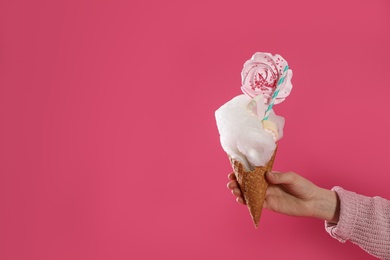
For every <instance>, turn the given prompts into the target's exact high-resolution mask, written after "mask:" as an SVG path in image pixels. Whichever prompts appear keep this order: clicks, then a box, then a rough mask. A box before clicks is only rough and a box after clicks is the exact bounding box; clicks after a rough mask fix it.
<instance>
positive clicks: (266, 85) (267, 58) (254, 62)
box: [241, 52, 292, 104]
mask: <svg viewBox="0 0 390 260" xmlns="http://www.w3.org/2000/svg"><path fill="white" fill-rule="evenodd" d="M286 66H287V62H286V61H285V59H283V57H282V56H280V55H278V54H276V55H272V54H270V53H264V52H256V53H255V54H254V55H253V56H252V58H251V59H250V60H248V61H246V62H245V64H244V68H243V70H242V72H241V78H242V86H241V90H242V92H244V94H246V95H247V96H249V97H251V98H254V97H256V96H257V95H260V94H262V95H263V96H264V101H265V104H269V102H270V100H271V97H272V94H273V92H274V91H275V89H276V86H277V83H278V81H279V78H280V77H281V76H282V74H283V70H284V68H285V67H286ZM291 78H292V70H291V69H289V70H288V71H287V75H286V78H285V79H284V83H283V85H282V86H281V87H280V90H279V93H278V95H277V97H276V99H275V104H279V103H281V102H283V101H284V100H285V98H286V97H287V96H288V95H289V94H290V92H291V89H292V83H291Z"/></svg>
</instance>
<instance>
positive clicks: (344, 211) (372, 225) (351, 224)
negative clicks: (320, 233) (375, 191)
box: [325, 187, 390, 259]
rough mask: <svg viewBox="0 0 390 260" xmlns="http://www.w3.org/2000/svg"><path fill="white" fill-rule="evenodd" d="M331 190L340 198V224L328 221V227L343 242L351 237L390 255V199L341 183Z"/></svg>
mask: <svg viewBox="0 0 390 260" xmlns="http://www.w3.org/2000/svg"><path fill="white" fill-rule="evenodd" d="M332 190H334V191H335V192H336V193H337V194H338V196H339V198H340V219H339V222H338V223H337V224H333V223H328V222H325V229H326V231H328V233H329V234H330V235H331V236H332V237H334V238H336V239H338V240H339V241H340V242H343V243H344V242H345V241H348V240H349V241H351V242H352V243H354V244H356V245H358V246H360V247H361V248H362V249H364V250H365V251H367V252H368V253H370V254H372V255H374V256H376V257H378V258H380V259H390V201H389V200H386V199H383V198H381V197H366V196H363V195H359V194H356V193H355V192H351V191H347V190H344V189H343V188H341V187H334V188H333V189H332Z"/></svg>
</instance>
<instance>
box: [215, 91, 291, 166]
mask: <svg viewBox="0 0 390 260" xmlns="http://www.w3.org/2000/svg"><path fill="white" fill-rule="evenodd" d="M250 100H251V99H250V98H249V97H247V96H245V95H239V96H237V97H235V98H233V99H232V100H230V101H229V102H227V103H226V104H224V105H223V106H221V107H220V108H219V109H218V110H217V111H215V118H216V121H217V127H218V131H219V134H220V141H221V145H222V148H223V149H224V151H225V152H226V153H227V154H229V155H230V156H231V157H232V158H233V159H236V160H239V161H240V162H241V163H242V164H243V165H244V166H245V168H246V170H253V168H254V166H264V165H265V164H266V163H267V162H268V161H269V160H270V159H271V157H272V154H273V152H274V151H275V148H276V144H275V141H274V140H273V138H272V134H270V133H269V132H266V131H265V130H264V128H263V124H262V122H261V120H260V119H259V118H258V117H257V115H255V114H254V113H253V112H252V111H250V110H249V109H248V108H247V106H248V103H249V101H250ZM269 120H270V121H272V122H273V123H275V124H276V126H277V127H278V132H279V135H278V139H280V138H281V137H282V136H283V126H284V118H283V117H280V116H277V115H275V114H274V113H273V112H272V113H271V114H270V116H269Z"/></svg>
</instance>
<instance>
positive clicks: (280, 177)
mask: <svg viewBox="0 0 390 260" xmlns="http://www.w3.org/2000/svg"><path fill="white" fill-rule="evenodd" d="M265 177H266V179H267V181H268V182H269V183H271V184H293V183H294V182H295V181H297V179H298V175H297V174H296V173H294V172H286V173H281V172H267V173H266V175H265Z"/></svg>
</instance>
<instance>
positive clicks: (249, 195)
mask: <svg viewBox="0 0 390 260" xmlns="http://www.w3.org/2000/svg"><path fill="white" fill-rule="evenodd" d="M276 150H277V149H275V152H274V154H273V155H272V158H271V159H270V160H269V161H268V163H267V164H266V165H265V166H257V167H255V169H254V170H253V171H245V167H244V165H243V164H242V163H240V162H239V161H237V160H234V159H233V158H231V157H230V156H229V159H230V164H231V165H232V168H233V171H234V174H235V175H236V179H237V182H238V184H239V188H240V190H241V192H242V194H243V197H244V200H245V202H246V205H247V206H248V209H249V213H250V215H251V217H252V220H253V224H254V225H255V228H257V227H258V225H259V221H260V217H261V212H262V210H263V204H264V200H265V192H266V191H267V187H268V182H267V181H266V179H265V173H266V172H269V171H272V166H273V165H274V160H275V155H276Z"/></svg>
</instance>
